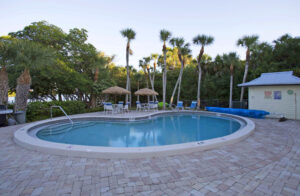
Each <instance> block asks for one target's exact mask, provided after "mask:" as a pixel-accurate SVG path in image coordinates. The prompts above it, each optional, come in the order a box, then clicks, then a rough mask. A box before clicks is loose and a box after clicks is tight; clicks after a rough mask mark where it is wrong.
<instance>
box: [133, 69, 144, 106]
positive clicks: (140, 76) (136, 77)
mask: <svg viewBox="0 0 300 196" xmlns="http://www.w3.org/2000/svg"><path fill="white" fill-rule="evenodd" d="M134 78H135V80H136V82H137V90H140V82H141V81H142V79H143V75H142V74H141V73H139V72H137V73H136V74H135V75H134ZM137 100H138V101H139V100H140V96H139V95H138V96H137Z"/></svg>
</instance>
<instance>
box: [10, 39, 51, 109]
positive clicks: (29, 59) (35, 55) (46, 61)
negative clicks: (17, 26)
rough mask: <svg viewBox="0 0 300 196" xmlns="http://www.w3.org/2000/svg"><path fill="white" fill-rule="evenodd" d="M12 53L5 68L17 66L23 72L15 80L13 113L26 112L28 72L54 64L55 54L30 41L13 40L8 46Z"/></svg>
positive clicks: (29, 80) (28, 87) (47, 48)
mask: <svg viewBox="0 0 300 196" xmlns="http://www.w3.org/2000/svg"><path fill="white" fill-rule="evenodd" d="M8 47H9V49H10V51H12V53H11V54H10V56H9V59H10V63H9V64H8V65H7V66H19V67H21V68H24V72H23V73H22V74H21V75H20V77H19V78H18V79H17V87H16V101H15V108H14V109H15V111H26V107H27V99H28V95H29V89H30V85H31V76H30V72H29V70H30V69H32V68H36V67H40V66H46V65H52V64H53V63H55V62H54V61H55V52H54V50H53V49H52V48H49V47H44V46H42V45H41V44H38V43H36V42H32V41H25V40H14V41H12V42H11V43H9V45H8Z"/></svg>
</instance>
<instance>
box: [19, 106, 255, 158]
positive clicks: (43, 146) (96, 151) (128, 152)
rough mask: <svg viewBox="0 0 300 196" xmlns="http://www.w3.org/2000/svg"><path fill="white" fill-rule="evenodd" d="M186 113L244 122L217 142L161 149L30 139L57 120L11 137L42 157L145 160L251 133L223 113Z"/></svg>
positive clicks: (247, 126) (217, 144)
mask: <svg viewBox="0 0 300 196" xmlns="http://www.w3.org/2000/svg"><path fill="white" fill-rule="evenodd" d="M180 112H185V113H186V112H187V113H200V114H208V115H211V116H218V117H230V118H234V119H235V120H237V121H239V122H241V121H242V122H243V123H244V126H242V127H241V128H240V129H239V130H238V131H236V132H234V133H232V134H230V135H227V136H224V137H219V138H214V139H209V140H204V141H199V142H188V143H182V144H172V145H163V146H149V147H128V148H126V147H101V146H84V145H73V144H62V143H54V142H48V141H45V140H41V139H39V138H37V137H33V136H32V135H30V133H29V132H30V131H31V130H33V129H36V128H37V127H41V126H44V125H46V124H53V123H55V122H56V123H57V122H59V121H66V119H63V120H62V118H56V119H53V120H51V119H47V120H43V121H38V122H34V123H30V124H28V125H26V126H24V127H22V128H20V129H18V130H17V131H16V132H15V133H14V141H15V142H16V143H17V144H18V145H20V146H23V147H25V148H27V149H31V150H36V151H40V152H44V153H50V154H55V155H64V156H76V157H88V158H105V159H112V158H127V159H133V158H146V157H148V158H149V157H159V156H168V155H177V154H182V153H190V152H196V151H203V150H209V149H213V148H217V147H220V146H224V145H228V144H233V143H236V142H239V141H241V140H243V139H245V138H246V137H248V136H249V135H250V134H251V133H252V132H253V131H254V130H255V124H254V122H253V121H252V120H250V119H248V118H245V117H241V116H236V115H231V114H224V113H215V112H205V111H199V112H192V111H180ZM169 113H174V112H170V111H160V112H155V113H149V114H146V115H141V116H135V117H130V116H127V117H126V116H124V117H112V116H109V117H104V116H99V117H97V116H82V117H73V118H72V119H74V120H80V119H93V120H95V119H99V120H103V119H109V120H129V121H131V120H138V119H147V118H151V117H153V116H157V115H163V114H169Z"/></svg>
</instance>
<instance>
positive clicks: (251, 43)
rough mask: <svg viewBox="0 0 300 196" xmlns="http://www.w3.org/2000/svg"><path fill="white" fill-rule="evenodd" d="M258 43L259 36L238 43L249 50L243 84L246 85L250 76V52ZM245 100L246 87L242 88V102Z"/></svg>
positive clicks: (248, 37)
mask: <svg viewBox="0 0 300 196" xmlns="http://www.w3.org/2000/svg"><path fill="white" fill-rule="evenodd" d="M257 41H258V36H256V35H252V36H244V37H242V38H241V39H239V40H238V41H237V45H238V46H244V47H246V48H247V51H246V64H245V71H244V77H243V83H245V82H246V80H247V74H248V69H249V62H250V50H251V49H252V48H253V46H255V45H256V44H257ZM243 98H244V87H242V89H241V97H240V101H243Z"/></svg>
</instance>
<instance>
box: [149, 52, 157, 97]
mask: <svg viewBox="0 0 300 196" xmlns="http://www.w3.org/2000/svg"><path fill="white" fill-rule="evenodd" d="M157 59H158V54H151V60H153V68H152V70H153V74H152V77H151V74H150V82H151V87H152V90H153V91H155V88H154V82H155V73H156V66H157ZM153 100H155V101H157V98H156V95H154V96H153Z"/></svg>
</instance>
